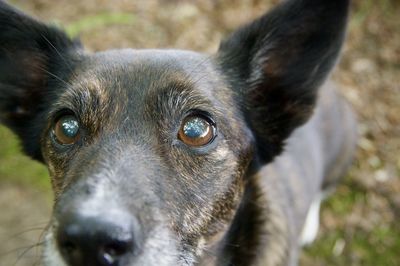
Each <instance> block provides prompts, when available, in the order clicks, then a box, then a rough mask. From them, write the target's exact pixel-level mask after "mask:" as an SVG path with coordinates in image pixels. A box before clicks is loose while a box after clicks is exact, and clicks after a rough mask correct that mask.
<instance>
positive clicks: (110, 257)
mask: <svg viewBox="0 0 400 266" xmlns="http://www.w3.org/2000/svg"><path fill="white" fill-rule="evenodd" d="M132 246H133V241H132V240H127V241H114V242H112V243H108V244H105V245H104V247H103V248H102V250H101V251H100V252H101V254H100V255H101V256H102V257H103V259H104V260H106V261H107V263H110V264H112V263H114V262H115V261H116V260H118V258H120V257H121V256H124V255H125V254H127V253H128V252H129V251H130V250H131V249H132Z"/></svg>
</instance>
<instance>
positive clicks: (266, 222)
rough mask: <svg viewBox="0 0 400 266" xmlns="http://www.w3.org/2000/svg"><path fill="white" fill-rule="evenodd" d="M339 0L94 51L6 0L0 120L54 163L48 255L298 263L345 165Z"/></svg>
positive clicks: (350, 125) (138, 261)
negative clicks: (192, 42) (187, 41)
mask: <svg viewBox="0 0 400 266" xmlns="http://www.w3.org/2000/svg"><path fill="white" fill-rule="evenodd" d="M348 2H349V1H348V0H337V1H324V0H288V1H282V2H281V3H279V4H278V5H277V6H275V7H274V8H273V9H272V10H270V11H268V12H267V13H266V14H264V15H263V16H261V17H260V18H258V19H256V20H254V21H253V22H251V23H249V24H248V25H245V26H243V27H241V28H239V29H238V30H236V31H235V32H233V33H232V34H231V35H230V36H229V37H228V38H226V39H225V40H224V41H222V42H221V45H220V47H219V49H218V51H217V52H216V53H215V54H213V55H204V54H201V53H197V52H192V51H182V50H133V49H123V50H109V51H104V52H96V53H89V52H87V51H85V50H84V48H83V46H82V44H81V43H80V41H79V40H74V39H71V38H69V37H68V36H67V35H66V34H65V33H64V32H63V31H62V30H60V29H57V28H56V27H53V26H49V25H46V24H44V23H42V22H39V21H37V20H36V19H34V18H31V17H29V16H28V15H25V14H24V13H22V12H20V11H18V10H16V9H15V8H13V7H11V6H10V5H8V4H6V3H4V2H1V3H0V119H1V122H2V123H3V124H4V125H6V126H7V127H9V128H10V129H11V130H12V131H13V132H14V133H15V134H16V135H17V136H18V137H19V139H20V141H21V146H22V148H23V151H24V152H25V153H26V154H27V155H29V156H30V157H32V158H33V159H35V160H37V161H40V162H42V163H44V164H46V165H47V167H48V169H49V173H50V176H51V182H52V188H53V190H54V195H55V201H54V209H53V215H52V218H51V221H50V223H49V227H48V229H47V231H46V236H45V240H44V254H43V263H44V265H48V266H51V265H56V266H81V265H85V266H95V265H96V266H97V265H104V266H116V265H118V266H136V265H148V266H154V265H157V266H176V265H180V266H192V265H193V266H194V265H218V266H221V265H222V266H223V265H235V266H240V265H252V266H255V265H263V266H264V265H265V266H272V265H297V264H298V259H299V252H300V250H301V246H302V245H303V244H306V243H310V242H311V241H312V240H313V239H314V238H315V236H316V234H317V230H318V215H319V214H318V213H319V205H320V202H321V200H322V198H323V196H324V195H325V194H326V192H327V191H328V190H330V189H332V188H333V187H334V186H335V184H336V183H337V182H338V180H339V179H340V177H341V175H343V174H344V173H345V171H346V169H347V168H348V167H349V165H350V162H351V159H352V156H353V153H354V149H355V142H356V138H357V137H356V133H355V132H356V130H355V126H356V122H355V118H354V115H353V112H352V110H351V108H350V107H349V105H348V104H347V103H346V101H345V100H344V99H343V98H342V97H341V96H339V95H338V93H337V90H336V88H335V85H334V84H333V83H332V82H331V81H329V73H330V72H331V69H332V68H333V67H334V65H335V64H336V62H337V58H338V55H339V53H340V50H341V47H342V43H343V40H344V38H345V34H346V24H347V23H346V22H347V17H348V9H349V3H348Z"/></svg>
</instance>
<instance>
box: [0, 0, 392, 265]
mask: <svg viewBox="0 0 400 266" xmlns="http://www.w3.org/2000/svg"><path fill="white" fill-rule="evenodd" d="M277 2H278V1H267V0H266V1H261V0H251V1H250V0H249V1H243V0H242V1H239V0H218V1H214V0H204V1H200V0H198V1H196V0H192V1H183V0H181V1H174V0H168V1H167V0H164V1H162V0H159V1H157V0H147V1H146V0H139V1H128V0H116V1H106V0H97V1H94V0H85V1H78V0H59V1H51V0H30V1H24V0H14V1H12V3H14V4H15V5H17V6H18V7H20V8H22V9H23V10H24V11H26V12H29V13H31V14H33V15H35V16H37V17H39V18H41V19H43V20H45V21H48V22H51V23H56V24H58V25H60V26H62V27H64V28H65V29H66V30H67V31H68V33H69V34H70V35H71V36H78V35H79V36H80V37H81V39H82V40H83V43H84V44H85V45H86V46H87V47H88V48H89V49H90V50H92V51H97V50H103V49H107V48H121V47H134V48H155V47H174V48H181V49H193V50H198V51H204V52H209V53H211V52H213V51H215V50H216V49H217V47H218V43H219V41H220V40H221V38H222V37H223V36H224V35H225V34H226V33H227V32H229V31H231V30H233V29H234V28H236V27H237V26H239V25H241V24H242V23H245V22H247V21H249V20H251V19H252V18H254V17H256V16H257V15H260V14H261V13H262V12H264V11H265V10H266V9H267V8H268V7H270V6H271V5H272V4H275V3H277ZM399 14H400V1H398V0H380V1H373V0H354V1H353V4H352V14H351V21H350V24H349V31H348V37H347V42H346V45H345V47H344V49H343V53H342V54H343V56H342V59H341V60H340V61H339V62H338V67H337V70H336V71H335V72H334V73H333V77H332V78H333V79H334V80H335V81H336V82H337V83H339V84H340V85H341V88H342V92H343V94H344V96H345V97H346V98H347V99H348V100H349V102H350V103H351V104H352V105H353V107H354V109H355V110H356V112H357V114H358V120H359V126H358V131H359V134H360V138H359V142H358V151H357V155H356V158H355V161H354V164H353V166H352V168H351V169H350V171H349V173H348V175H347V176H346V177H345V178H344V180H343V182H342V184H340V185H339V186H338V188H337V190H336V192H335V193H334V194H333V195H332V197H330V198H329V199H328V201H326V202H325V203H324V205H323V209H322V214H321V221H322V228H321V230H320V232H319V235H318V239H317V241H316V242H315V243H314V244H313V245H311V246H310V247H307V248H306V249H305V252H304V254H303V255H302V258H301V265H305V266H309V265H311V266H313V265H363V266H365V265H382V266H395V265H400V252H399V250H400V223H399V222H397V221H399V219H400V177H399V176H400V156H399V155H400V71H399V70H400V32H399V29H400V17H399ZM18 150H19V149H18V143H17V140H16V139H15V137H14V136H13V135H12V134H11V133H10V132H9V131H8V130H6V129H4V128H0V210H1V215H0V243H1V244H0V265H1V266H10V265H20V266H25V265H34V264H36V263H37V262H38V260H37V259H38V253H39V251H38V250H37V249H36V247H35V244H36V243H38V242H40V239H41V233H42V229H43V228H44V227H45V225H46V221H47V220H48V218H49V213H50V209H51V192H50V189H49V181H48V176H47V173H46V170H45V169H44V168H43V167H42V166H40V165H39V164H37V163H33V162H31V161H30V160H29V159H28V158H26V157H24V156H23V155H21V153H20V152H19V151H18ZM30 247H32V248H30Z"/></svg>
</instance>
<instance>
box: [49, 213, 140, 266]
mask: <svg viewBox="0 0 400 266" xmlns="http://www.w3.org/2000/svg"><path fill="white" fill-rule="evenodd" d="M63 216H64V217H62V218H61V219H60V221H61V223H60V224H59V226H58V229H57V232H56V241H57V245H58V248H59V250H60V253H61V254H62V257H63V258H64V260H65V261H66V262H67V264H68V265H74V266H81V265H82V266H83V265H86V266H87V265H104V266H111V265H121V264H125V263H126V262H127V261H128V260H129V259H130V258H131V257H133V256H134V255H135V254H137V253H138V249H139V246H138V243H140V229H139V224H138V222H137V221H136V220H135V219H134V217H131V216H130V215H129V214H127V213H124V212H120V211H117V212H115V211H113V212H112V216H111V215H110V216H107V215H106V216H105V215H104V214H103V215H101V216H100V215H96V214H93V215H83V214H80V213H67V214H65V215H63Z"/></svg>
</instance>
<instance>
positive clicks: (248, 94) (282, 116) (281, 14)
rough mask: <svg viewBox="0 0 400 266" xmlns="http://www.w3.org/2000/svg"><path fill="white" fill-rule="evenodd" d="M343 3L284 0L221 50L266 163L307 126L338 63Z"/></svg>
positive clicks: (219, 57)
mask: <svg viewBox="0 0 400 266" xmlns="http://www.w3.org/2000/svg"><path fill="white" fill-rule="evenodd" d="M348 5H349V3H348V1H347V0H335V1H326V0H287V1H283V2H282V3H281V4H280V5H278V6H277V7H276V8H275V9H273V10H272V11H270V12H269V13H267V14H265V15H264V16H262V17H261V18H259V19H258V20H256V21H254V22H253V23H251V24H249V25H247V26H245V27H243V28H241V29H239V30H238V31H236V32H234V33H233V34H232V35H231V36H230V37H229V38H228V39H227V40H225V41H223V42H222V43H221V45H220V48H219V51H218V54H217V62H218V64H219V67H220V69H221V70H222V72H223V73H224V75H225V76H226V78H227V80H228V82H229V83H230V85H231V87H232V88H233V89H234V90H235V91H236V95H237V96H238V101H239V103H240V104H241V105H242V109H243V112H244V115H245V117H246V120H247V122H248V124H249V126H250V128H251V130H252V131H253V133H254V135H255V138H256V141H257V145H258V149H259V155H260V159H261V161H263V162H267V161H270V160H271V159H272V157H273V156H275V155H276V154H278V153H279V152H280V151H281V149H282V146H283V142H284V140H285V139H286V138H287V137H288V136H289V134H290V133H291V132H292V131H293V130H294V129H295V128H296V127H298V126H300V125H302V124H303V123H305V122H306V121H307V119H308V118H309V117H310V115H311V114H312V111H313V107H314V104H315V101H316V97H317V90H318V87H319V86H320V85H321V83H322V82H323V81H324V80H325V79H326V77H327V75H328V74H329V72H330V70H331V68H332V67H333V65H334V64H335V62H336V59H337V56H338V54H339V51H340V48H341V45H342V42H343V39H344V35H345V25H346V21H347V13H348Z"/></svg>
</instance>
